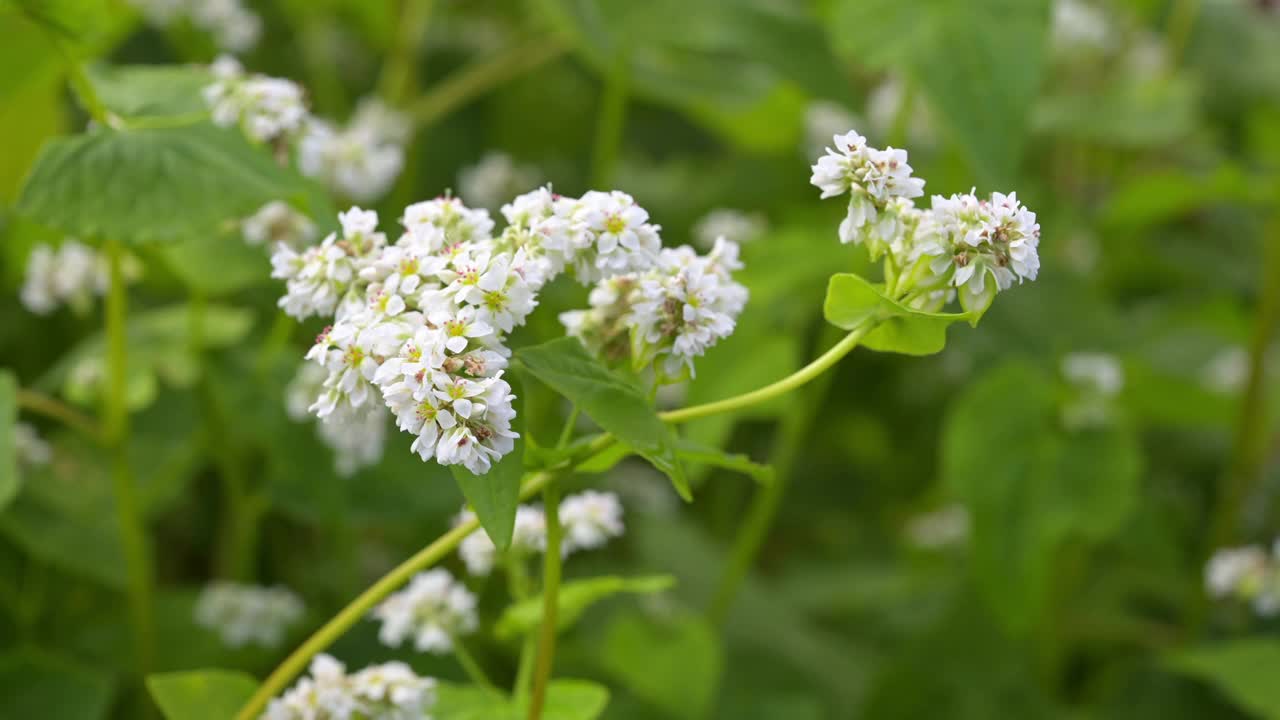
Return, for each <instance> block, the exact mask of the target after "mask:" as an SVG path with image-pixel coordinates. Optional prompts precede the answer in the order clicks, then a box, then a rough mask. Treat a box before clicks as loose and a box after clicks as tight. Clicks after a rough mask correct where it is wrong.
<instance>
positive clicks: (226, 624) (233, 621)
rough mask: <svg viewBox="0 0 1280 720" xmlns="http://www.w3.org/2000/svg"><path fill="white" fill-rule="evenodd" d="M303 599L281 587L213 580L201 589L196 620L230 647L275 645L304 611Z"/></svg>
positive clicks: (300, 617)
mask: <svg viewBox="0 0 1280 720" xmlns="http://www.w3.org/2000/svg"><path fill="white" fill-rule="evenodd" d="M303 610H304V608H303V605H302V600H301V598H299V597H298V596H297V595H296V594H294V593H293V592H292V591H290V590H288V589H286V588H283V587H259V586H257V585H244V584H241V583H234V582H227V581H216V582H212V583H209V584H208V585H206V586H205V587H204V589H203V590H201V591H200V597H199V598H197V600H196V606H195V621H196V623H197V624H198V625H200V626H201V627H205V628H208V629H209V630H213V631H214V632H217V633H218V635H219V637H221V638H222V642H224V643H225V644H227V645H228V646H230V647H233V648H238V647H244V646H245V645H262V646H264V647H277V646H278V645H280V643H281V642H283V641H284V636H285V632H286V631H287V630H288V628H289V626H290V625H293V624H295V623H297V622H298V621H299V620H301V619H302V615H303Z"/></svg>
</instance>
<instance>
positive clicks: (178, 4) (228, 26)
mask: <svg viewBox="0 0 1280 720" xmlns="http://www.w3.org/2000/svg"><path fill="white" fill-rule="evenodd" d="M129 4H130V5H133V6H134V7H135V8H137V9H138V10H139V11H140V12H142V14H143V15H144V16H145V17H146V19H147V22H148V23H150V24H151V25H153V26H155V27H160V28H165V27H168V26H170V25H172V24H173V23H175V22H177V21H179V20H182V19H187V20H189V21H190V22H191V24H192V25H194V26H195V27H197V28H199V29H201V30H204V31H205V32H207V33H209V34H211V35H213V38H214V41H215V42H216V43H217V44H218V47H220V48H222V49H224V50H229V51H231V52H244V51H246V50H249V49H251V48H252V47H253V46H254V45H257V44H258V39H259V38H260V37H261V36H262V18H260V17H258V15H257V14H255V13H254V12H252V11H251V10H249V9H248V8H246V7H245V6H244V5H243V4H242V3H241V1H240V0H129Z"/></svg>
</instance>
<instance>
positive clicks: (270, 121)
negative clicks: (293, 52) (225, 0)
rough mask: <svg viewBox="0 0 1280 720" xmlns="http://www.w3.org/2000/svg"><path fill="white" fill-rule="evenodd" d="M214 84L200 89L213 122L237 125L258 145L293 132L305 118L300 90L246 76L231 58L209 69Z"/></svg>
mask: <svg viewBox="0 0 1280 720" xmlns="http://www.w3.org/2000/svg"><path fill="white" fill-rule="evenodd" d="M211 70H212V72H213V76H214V81H213V83H212V84H210V85H208V86H206V87H205V88H204V90H203V95H204V100H205V104H206V105H208V106H209V109H210V111H211V113H212V117H213V122H214V123H215V124H217V125H221V126H223V127H231V126H239V127H240V128H241V129H242V130H243V131H244V133H245V134H246V135H248V136H249V137H250V138H252V139H254V140H256V141H258V142H270V141H272V140H275V139H276V138H280V137H283V136H286V135H289V134H291V133H294V132H296V131H297V130H299V129H300V128H301V127H302V124H303V122H304V121H305V120H306V119H307V108H306V105H305V103H304V101H303V92H302V88H301V87H299V86H298V85H297V84H295V83H293V82H292V81H289V80H285V79H283V78H272V77H267V76H265V75H256V74H254V75H248V74H246V73H245V72H244V68H243V67H241V65H240V63H239V62H238V61H237V60H236V59H235V58H232V57H229V56H226V55H224V56H222V57H219V58H218V59H217V60H216V61H214V63H213V65H212V66H211Z"/></svg>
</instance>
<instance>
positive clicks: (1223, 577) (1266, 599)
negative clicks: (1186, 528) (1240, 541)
mask: <svg viewBox="0 0 1280 720" xmlns="http://www.w3.org/2000/svg"><path fill="white" fill-rule="evenodd" d="M1204 582H1205V589H1206V590H1208V592H1209V594H1210V595H1211V596H1213V597H1215V598H1219V599H1224V598H1235V599H1238V600H1243V601H1245V602H1248V603H1250V604H1252V605H1253V610H1254V612H1256V613H1257V614H1258V615H1261V616H1263V617H1272V616H1274V615H1276V614H1277V613H1280V541H1277V542H1276V544H1275V545H1274V546H1273V547H1272V549H1271V552H1270V553H1268V552H1267V550H1266V549H1265V548H1262V547H1259V546H1257V545H1250V546H1247V547H1239V548H1228V549H1225V550H1219V551H1217V552H1215V553H1214V554H1213V557H1212V558H1210V559H1209V564H1208V565H1207V566H1206V567H1205V571H1204Z"/></svg>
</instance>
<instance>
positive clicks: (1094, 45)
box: [1050, 0, 1111, 53]
mask: <svg viewBox="0 0 1280 720" xmlns="http://www.w3.org/2000/svg"><path fill="white" fill-rule="evenodd" d="M1110 26H1111V22H1110V21H1109V20H1108V19H1107V16H1106V15H1105V14H1103V12H1102V11H1101V10H1099V9H1098V8H1096V7H1094V6H1093V5H1091V4H1089V3H1087V2H1084V0H1055V1H1054V3H1053V26H1052V30H1051V32H1050V35H1051V36H1052V38H1053V45H1054V49H1055V50H1058V51H1062V52H1064V53H1065V52H1079V51H1080V50H1105V49H1107V48H1108V47H1110V46H1111V27H1110Z"/></svg>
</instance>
